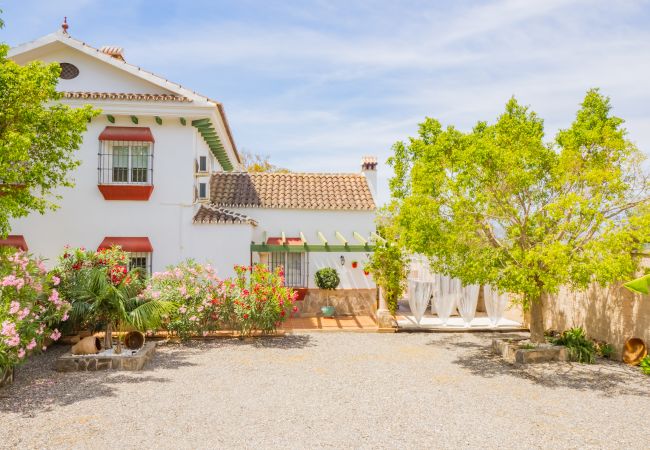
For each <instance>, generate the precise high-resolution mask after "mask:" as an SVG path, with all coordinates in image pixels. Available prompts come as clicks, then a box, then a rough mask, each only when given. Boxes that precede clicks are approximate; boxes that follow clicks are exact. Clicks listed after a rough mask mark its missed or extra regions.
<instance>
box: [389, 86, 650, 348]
mask: <svg viewBox="0 0 650 450" xmlns="http://www.w3.org/2000/svg"><path fill="white" fill-rule="evenodd" d="M622 124H623V120H622V119H620V118H618V117H614V116H612V115H611V106H610V101H609V99H608V98H606V97H604V96H602V95H601V94H600V92H599V91H598V90H597V89H593V90H590V91H588V92H587V94H586V97H585V99H584V101H583V102H582V105H581V108H580V109H579V111H578V113H577V115H576V118H575V120H574V122H573V123H572V125H571V126H570V127H569V128H567V129H564V130H561V131H559V132H558V133H557V135H556V138H555V140H554V142H552V143H548V144H545V143H544V141H543V138H544V127H543V121H542V120H541V119H540V118H539V117H538V116H537V115H536V114H535V113H534V112H532V111H531V110H529V108H527V107H524V106H521V105H519V104H518V103H517V101H516V100H515V99H514V98H513V99H511V100H510V101H509V102H508V103H507V105H506V110H505V112H504V113H503V114H502V115H501V116H500V117H499V118H498V120H497V121H496V123H494V124H491V125H489V124H487V123H485V122H479V123H478V124H477V125H476V126H475V127H474V129H473V130H472V131H471V132H461V131H459V130H457V129H455V128H454V127H448V128H446V129H443V128H442V126H441V125H440V123H439V122H438V121H436V120H433V119H430V118H427V119H426V120H425V122H424V123H422V124H421V125H420V128H419V136H418V137H416V138H411V139H410V141H409V142H408V143H403V142H398V143H396V144H395V145H394V147H393V149H394V152H395V154H394V156H392V157H391V158H390V160H389V163H390V164H391V165H392V167H393V168H394V171H395V176H394V178H393V179H392V180H391V181H390V187H391V192H392V197H393V200H392V202H393V204H392V207H393V208H394V210H395V211H396V224H397V226H398V228H399V233H400V238H401V240H402V243H403V245H404V246H405V247H406V248H407V249H409V250H410V251H413V252H416V253H422V254H424V255H427V256H428V257H429V258H430V261H431V265H432V269H433V270H436V271H438V272H440V273H444V274H446V275H451V276H454V277H458V278H460V279H461V280H462V281H463V282H464V283H482V284H491V285H493V286H496V287H498V288H500V289H503V290H507V291H509V292H513V293H517V294H519V299H520V301H521V302H522V304H523V306H524V308H526V309H528V308H530V315H531V339H533V340H534V341H537V342H539V341H542V340H543V338H544V336H543V331H544V317H543V310H542V301H541V300H542V297H543V296H545V295H547V294H549V293H555V292H557V291H558V289H559V288H560V287H561V286H562V285H569V286H570V287H572V288H575V289H584V288H586V287H587V286H588V285H589V284H590V283H592V282H599V283H602V284H605V283H609V282H613V281H617V280H623V279H626V278H627V279H629V277H630V275H631V274H633V273H634V271H635V270H636V268H637V264H638V259H639V258H638V254H637V252H638V251H639V250H640V249H641V248H642V246H643V244H644V243H645V242H649V241H650V208H649V207H648V203H649V190H650V188H649V184H648V179H647V176H646V175H644V174H643V172H642V169H641V167H642V160H643V159H644V158H643V155H642V153H640V152H639V151H638V149H637V148H636V147H635V145H634V144H633V143H632V142H631V141H630V140H628V139H627V135H626V130H625V129H624V128H623V126H622Z"/></svg>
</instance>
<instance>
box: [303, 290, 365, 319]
mask: <svg viewBox="0 0 650 450" xmlns="http://www.w3.org/2000/svg"><path fill="white" fill-rule="evenodd" d="M328 297H329V304H330V305H332V306H334V307H335V308H336V315H337V316H357V315H371V316H373V317H374V316H375V312H376V311H377V289H336V290H334V291H326V290H322V289H309V290H308V291H307V293H306V294H305V298H304V299H303V300H302V301H299V302H297V305H298V310H299V312H300V316H301V317H314V316H318V315H321V310H320V308H321V306H326V305H327V304H328V303H327V302H328Z"/></svg>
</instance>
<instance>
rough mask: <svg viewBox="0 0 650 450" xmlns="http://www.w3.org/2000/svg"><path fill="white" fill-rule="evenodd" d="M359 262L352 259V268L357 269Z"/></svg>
mask: <svg viewBox="0 0 650 450" xmlns="http://www.w3.org/2000/svg"><path fill="white" fill-rule="evenodd" d="M358 265H359V263H358V262H357V261H352V268H353V269H356V268H357V266H358Z"/></svg>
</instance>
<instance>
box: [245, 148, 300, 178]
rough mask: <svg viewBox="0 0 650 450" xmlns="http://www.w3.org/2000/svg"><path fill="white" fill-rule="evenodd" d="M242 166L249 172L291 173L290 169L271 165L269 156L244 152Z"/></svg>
mask: <svg viewBox="0 0 650 450" xmlns="http://www.w3.org/2000/svg"><path fill="white" fill-rule="evenodd" d="M241 157H242V164H243V165H244V168H245V169H246V171H247V172H281V173H286V172H289V169H284V168H282V167H278V166H276V165H275V164H271V162H270V161H269V156H268V155H259V154H256V153H251V152H247V151H243V152H242V153H241Z"/></svg>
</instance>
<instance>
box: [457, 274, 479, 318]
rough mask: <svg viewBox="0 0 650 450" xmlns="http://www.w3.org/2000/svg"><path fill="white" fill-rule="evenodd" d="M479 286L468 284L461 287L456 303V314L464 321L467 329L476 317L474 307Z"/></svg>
mask: <svg viewBox="0 0 650 450" xmlns="http://www.w3.org/2000/svg"><path fill="white" fill-rule="evenodd" d="M480 287H481V286H480V285H478V284H470V285H467V286H463V287H462V289H461V294H460V299H459V301H458V312H459V313H460V315H461V317H462V318H463V320H464V321H465V326H466V327H469V326H470V323H471V322H472V320H473V319H474V316H475V315H476V305H477V303H478V291H479V288H480Z"/></svg>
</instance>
